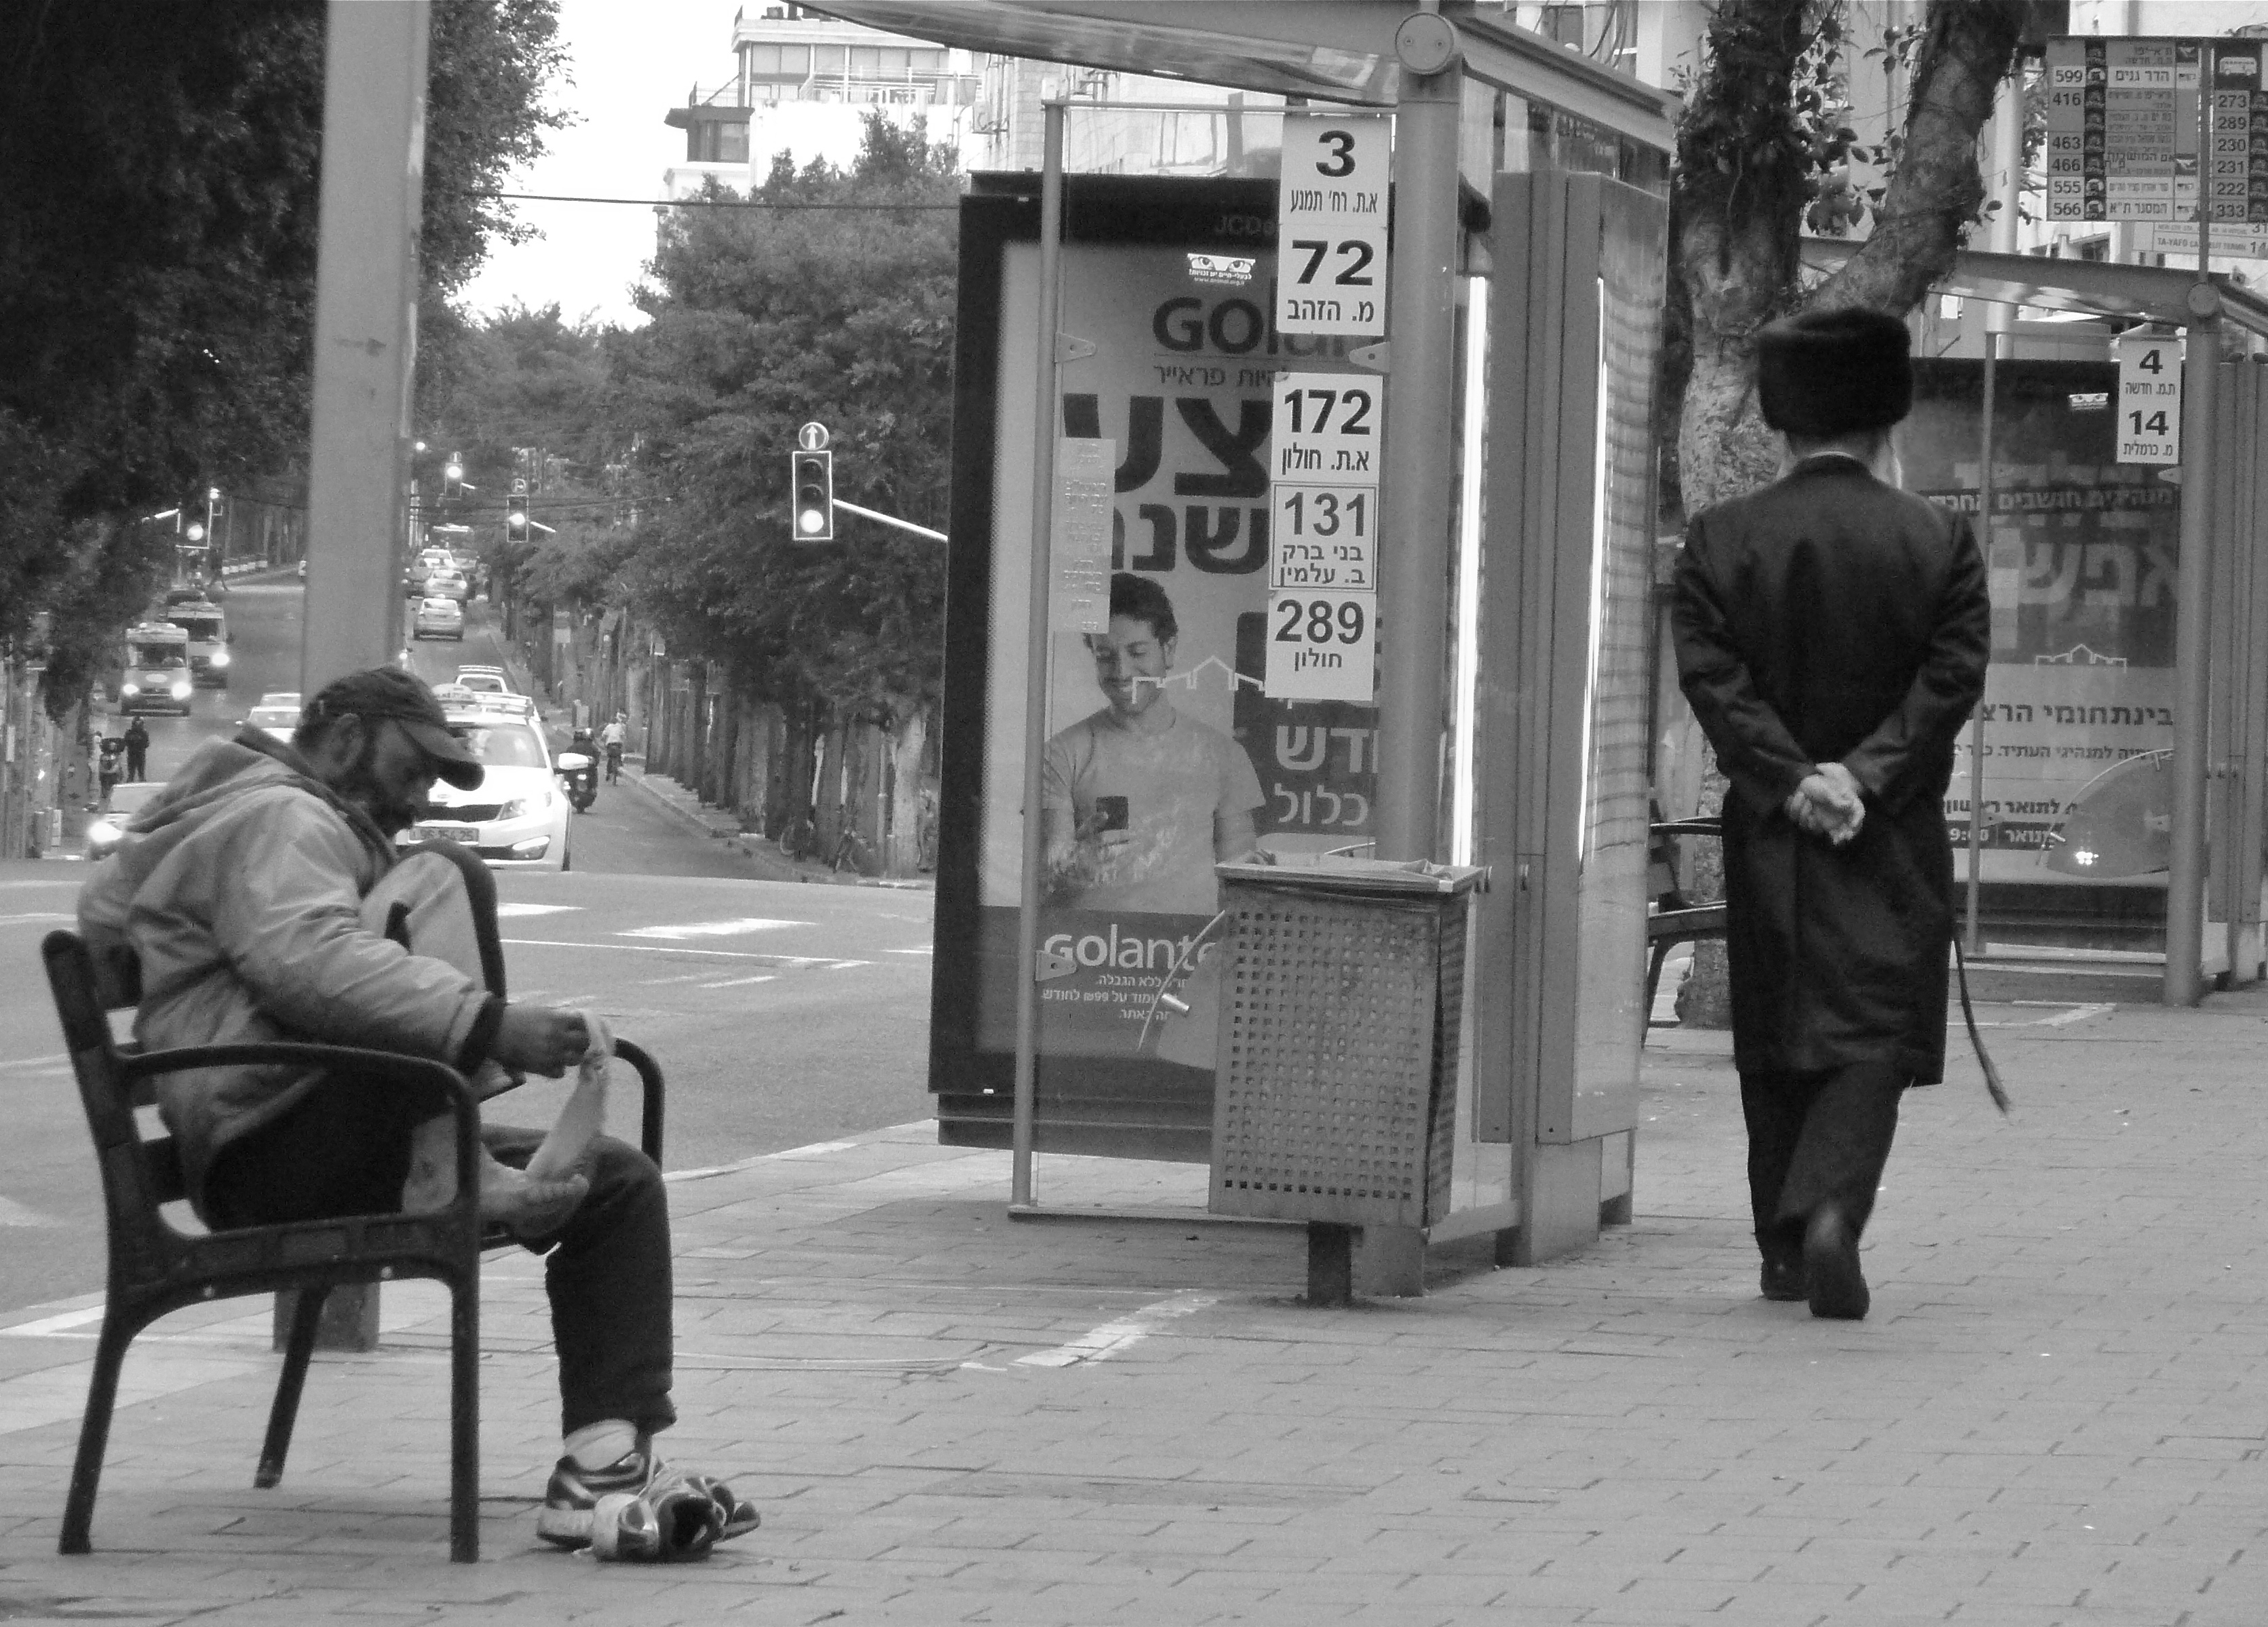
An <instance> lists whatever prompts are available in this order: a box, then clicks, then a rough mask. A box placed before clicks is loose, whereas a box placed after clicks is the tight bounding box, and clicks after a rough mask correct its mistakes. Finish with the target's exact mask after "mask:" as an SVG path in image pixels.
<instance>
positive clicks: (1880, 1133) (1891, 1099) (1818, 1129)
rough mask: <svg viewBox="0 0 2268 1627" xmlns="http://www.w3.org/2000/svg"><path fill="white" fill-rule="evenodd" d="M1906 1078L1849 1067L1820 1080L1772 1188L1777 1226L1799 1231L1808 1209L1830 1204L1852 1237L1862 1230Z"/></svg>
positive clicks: (1883, 1066) (1881, 1068)
mask: <svg viewBox="0 0 2268 1627" xmlns="http://www.w3.org/2000/svg"><path fill="white" fill-rule="evenodd" d="M1907 1078H1908V1076H1907V1075H1905V1074H1904V1073H1902V1072H1900V1071H1898V1070H1896V1068H1893V1067H1892V1066H1890V1065H1889V1064H1887V1063H1879V1062H1862V1063H1853V1064H1851V1065H1850V1066H1848V1067H1845V1068H1838V1069H1837V1070H1835V1071H1833V1072H1831V1073H1828V1074H1825V1075H1823V1076H1822V1077H1821V1078H1820V1079H1819V1083H1818V1085H1817V1086H1816V1087H1815V1093H1814V1094H1813V1096H1812V1099H1811V1103H1810V1107H1809V1110H1808V1111H1807V1112H1806V1113H1805V1115H1804V1118H1803V1133H1802V1136H1801V1137H1800V1139H1799V1140H1798V1141H1797V1143H1796V1146H1795V1154H1794V1157H1793V1159H1792V1160H1790V1161H1789V1163H1788V1167H1787V1176H1786V1182H1784V1184H1783V1185H1782V1186H1781V1188H1780V1195H1779V1211H1778V1217H1777V1218H1778V1221H1779V1222H1780V1223H1782V1224H1789V1223H1793V1225H1795V1226H1799V1227H1800V1226H1802V1224H1803V1223H1804V1221H1805V1220H1806V1219H1808V1218H1809V1216H1810V1215H1811V1213H1812V1211H1815V1210H1816V1209H1817V1208H1819V1206H1820V1205H1821V1204H1828V1203H1832V1204H1834V1205H1835V1206H1836V1207H1837V1209H1839V1210H1841V1211H1843V1218H1844V1219H1845V1221H1846V1222H1847V1223H1848V1224H1849V1226H1850V1228H1851V1235H1852V1237H1853V1238H1856V1237H1857V1236H1858V1235H1859V1233H1862V1232H1864V1231H1865V1230H1866V1229H1867V1218H1868V1217H1869V1216H1871V1215H1872V1214H1873V1213H1874V1194H1875V1192H1876V1191H1877V1189H1880V1188H1881V1184H1882V1167H1883V1166H1884V1165H1885V1164H1887V1163H1888V1162H1889V1158H1890V1142H1891V1140H1892V1138H1893V1137H1896V1134H1897V1129H1898V1098H1899V1097H1900V1096H1901V1095H1903V1094H1904V1093H1905V1087H1906V1084H1907Z"/></svg>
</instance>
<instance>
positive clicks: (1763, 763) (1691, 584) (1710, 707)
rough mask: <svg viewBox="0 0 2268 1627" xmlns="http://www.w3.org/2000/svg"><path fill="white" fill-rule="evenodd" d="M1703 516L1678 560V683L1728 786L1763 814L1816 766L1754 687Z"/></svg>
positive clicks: (1673, 632)
mask: <svg viewBox="0 0 2268 1627" xmlns="http://www.w3.org/2000/svg"><path fill="white" fill-rule="evenodd" d="M1707 518H1708V517H1707V516H1706V515H1703V514H1697V515H1695V516H1694V517H1693V519H1692V521H1691V522H1690V524H1689V525H1688V526H1687V527H1686V532H1685V547H1684V548H1683V550H1682V551H1681V552H1680V553H1679V555H1678V556H1677V575H1676V581H1675V592H1674V594H1673V596H1672V598H1671V600H1670V610H1669V625H1670V637H1671V638H1672V640H1673V642H1674V643H1675V645H1676V648H1677V685H1678V688H1681V689H1683V691H1684V692H1685V698H1686V700H1687V702H1688V703H1690V704H1691V706H1692V708H1693V713H1694V716H1695V717H1697V718H1699V719H1700V721H1701V729H1702V732H1703V733H1705V734H1706V735H1708V737H1709V744H1710V745H1711V746H1712V747H1715V748H1716V752H1717V762H1718V766H1719V767H1720V768H1722V769H1724V770H1725V775H1726V777H1727V779H1729V780H1731V781H1732V783H1733V788H1734V790H1735V791H1739V792H1740V793H1741V795H1742V799H1745V800H1746V801H1748V802H1749V804H1750V805H1751V806H1754V807H1755V808H1756V811H1757V812H1758V813H1771V812H1773V811H1774V810H1776V809H1778V808H1779V807H1780V806H1783V805H1784V804H1785V803H1786V801H1787V799H1788V798H1789V797H1791V796H1793V794H1794V793H1795V788H1796V787H1797V786H1798V785H1799V784H1801V783H1802V781H1803V778H1804V777H1805V776H1806V775H1808V774H1809V773H1811V772H1812V771H1813V769H1814V768H1815V766H1816V765H1815V764H1814V763H1813V762H1812V761H1811V759H1810V758H1809V757H1808V756H1806V755H1804V751H1803V747H1801V746H1800V745H1798V744H1797V743H1796V740H1795V736H1794V735H1793V734H1792V733H1789V732H1788V727H1787V725H1786V723H1784V722H1782V721H1781V720H1780V716H1779V714H1778V712H1777V711H1775V710H1772V706H1771V702H1769V701H1767V700H1765V699H1764V695H1763V693H1762V692H1761V691H1759V690H1758V689H1757V688H1756V675H1755V674H1753V673H1752V672H1750V671H1749V663H1748V659H1747V658H1746V657H1745V656H1743V655H1742V653H1741V651H1740V649H1739V647H1738V646H1737V645H1736V644H1734V640H1733V633H1732V628H1731V626H1730V624H1729V622H1728V620H1727V616H1726V614H1725V599H1724V593H1723V591H1722V587H1721V585H1720V584H1719V581H1718V580H1717V577H1716V573H1715V571H1714V568H1713V566H1714V562H1713V560H1712V558H1711V555H1710V547H1709V540H1708V534H1707V530H1706V525H1705V522H1706V520H1707Z"/></svg>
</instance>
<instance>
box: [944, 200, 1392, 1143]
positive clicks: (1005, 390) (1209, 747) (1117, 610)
mask: <svg viewBox="0 0 2268 1627" xmlns="http://www.w3.org/2000/svg"><path fill="white" fill-rule="evenodd" d="M988 179H989V178H988ZM998 179H999V180H1000V182H1001V183H1003V184H1006V183H1010V182H1012V181H1020V180H1022V179H1023V178H1009V177H1002V178H998ZM1066 193H1067V195H1066V209H1065V223H1066V225H1065V241H1064V252H1063V265H1064V276H1063V305H1062V329H1063V332H1064V334H1065V335H1068V336H1069V337H1070V339H1071V341H1072V343H1071V346H1070V347H1069V348H1070V350H1071V351H1072V352H1073V354H1072V356H1071V359H1070V360H1068V361H1067V362H1066V364H1065V365H1064V367H1063V369H1062V381H1063V382H1062V394H1061V399H1060V401H1059V402H1058V415H1057V423H1056V424H1055V425H1054V430H1055V432H1056V434H1057V436H1058V437H1060V438H1062V439H1059V441H1058V447H1059V449H1060V450H1059V455H1058V464H1059V467H1060V465H1061V463H1062V460H1063V455H1064V453H1068V452H1070V451H1071V450H1074V449H1076V448H1079V447H1081V446H1087V447H1092V446H1094V445H1104V446H1108V448H1109V449H1110V451H1111V454H1112V456H1113V457H1114V458H1115V468H1114V469H1113V471H1112V473H1111V476H1110V479H1109V482H1108V484H1109V498H1110V502H1109V515H1108V534H1109V560H1108V583H1107V596H1108V604H1107V607H1106V608H1107V614H1106V615H1105V616H1104V617H1103V618H1102V624H1101V629H1099V630H1092V631H1080V630H1074V629H1073V627H1072V626H1071V624H1070V623H1068V622H1066V621H1065V619H1064V618H1062V617H1061V616H1059V615H1051V617H1050V620H1051V623H1052V625H1051V627H1050V630H1049V633H1048V635H1047V638H1046V648H1047V656H1046V671H1047V684H1046V688H1047V715H1046V718H1045V738H1046V741H1047V745H1046V748H1045V753H1044V755H1043V758H1042V784H1043V791H1042V805H1041V807H1040V809H1039V820H1040V828H1041V830H1042V836H1043V838H1044V844H1045V858H1044V861H1043V865H1042V889H1041V895H1042V922H1041V944H1040V956H1039V964H1038V966H1037V967H1035V968H1034V969H1035V972H1036V973H1037V975H1038V976H1039V979H1040V981H1039V995H1040V1001H1039V1008H1038V1010H1039V1054H1040V1079H1041V1083H1042V1118H1043V1120H1046V1121H1049V1123H1051V1124H1052V1129H1050V1130H1049V1131H1048V1133H1046V1134H1044V1135H1043V1136H1042V1145H1056V1146H1074V1145H1077V1146H1090V1147H1094V1149H1095V1150H1112V1151H1120V1152H1125V1151H1129V1150H1130V1148H1129V1147H1128V1146H1126V1145H1115V1144H1114V1145H1108V1147H1107V1149H1106V1147H1105V1146H1104V1145H1103V1143H1101V1142H1098V1141H1096V1140H1094V1136H1095V1135H1097V1134H1099V1133H1101V1132H1097V1131H1094V1130H1093V1128H1092V1127H1093V1125H1094V1123H1098V1122H1108V1123H1109V1124H1111V1125H1114V1126H1117V1127H1119V1128H1120V1129H1122V1130H1123V1128H1124V1127H1126V1126H1128V1125H1130V1124H1131V1125H1134V1126H1136V1127H1137V1129H1136V1130H1135V1131H1134V1132H1133V1133H1134V1134H1135V1135H1136V1137H1137V1139H1139V1138H1140V1137H1141V1136H1143V1135H1150V1136H1151V1137H1152V1140H1153V1142H1155V1145H1151V1146H1150V1147H1149V1150H1151V1151H1153V1152H1162V1153H1163V1155H1167V1156H1185V1157H1193V1158H1203V1157H1204V1156H1205V1155H1206V1152H1205V1148H1206V1141H1207V1138H1209V1133H1210V1125H1211V1080H1212V1065H1213V1049H1214V1044H1215V1035H1216V1029H1217V1024H1218V1016H1219V1013H1218V1005H1217V1001H1216V999H1215V997H1214V989H1215V979H1214V976H1213V968H1212V964H1211V962H1212V957H1213V954H1214V949H1213V947H1212V946H1211V945H1206V946H1204V947H1203V948H1202V949H1199V948H1197V947H1195V945H1196V942H1197V939H1198V936H1199V934H1201V933H1202V932H1203V931H1204V928H1205V927H1206V925H1207V924H1208V923H1209V922H1210V921H1211V918H1212V917H1213V916H1214V914H1215V912H1216V911H1217V909H1219V902H1218V887H1217V884H1216V883H1215V881H1214V879H1213V874H1212V865H1213V864H1214V862H1215V861H1216V859H1218V858H1237V857H1243V856H1245V855H1247V854H1248V853H1249V852H1250V851H1251V850H1253V849H1254V848H1255V847H1264V848H1268V849H1271V850H1277V851H1279V852H1297V851H1312V850H1321V849H1325V848H1333V847H1344V846H1348V845H1350V844H1352V843H1359V842H1362V841H1363V840H1365V839H1366V836H1367V834H1368V830H1369V821H1370V817H1371V811H1372V805H1373V800H1374V798H1373V780H1374V774H1375V769H1374V755H1375V752H1374V723H1375V713H1374V708H1373V705H1371V704H1370V703H1368V702H1367V698H1366V699H1365V700H1364V701H1362V702H1356V701H1345V700H1335V701H1285V700H1272V699H1270V698H1268V697H1267V696H1265V695H1264V694H1263V671H1264V667H1265V661H1266V657H1265V653H1264V652H1265V648H1266V639H1267V626H1266V621H1267V617H1266V612H1267V609H1268V604H1269V571H1268V565H1269V559H1270V424H1271V401H1270V396H1271V392H1272V389H1273V387H1274V385H1275V383H1276V379H1277V375H1278V372H1279V371H1281V370H1290V369H1303V370H1313V369H1316V368H1322V369H1326V370H1329V369H1334V368H1346V369H1348V371H1350V372H1351V371H1352V370H1351V368H1348V364H1346V363H1345V362H1344V351H1345V350H1346V349H1348V348H1349V347H1350V346H1351V345H1354V344H1358V343H1359V342H1361V341H1360V340H1359V339H1347V338H1342V337H1329V336H1320V335H1284V334H1281V333H1279V332H1278V331H1277V329H1276V328H1275V326H1274V324H1273V321H1272V320H1271V312H1272V310H1273V306H1274V291H1273V288H1272V279H1273V276H1274V274H1275V256H1274V254H1273V234H1274V212H1275V202H1276V200H1275V196H1274V193H1275V188H1274V186H1273V184H1272V183H1270V182H1266V181H1260V182H1252V181H1239V180H1177V179H1168V180H1159V179H1152V178H1108V177H1071V178H1070V179H1069V180H1068V181H1067V183H1066ZM1027 219H1029V220H1031V221H1032V222H1033V223H1034V224H1036V211H1035V210H1029V209H1028V208H1027V207H1026V206H1025V205H1024V204H1023V202H1022V201H1021V200H1020V199H1018V200H1011V199H1008V198H998V197H984V196H982V195H980V196H978V197H976V198H973V199H971V200H970V202H969V204H968V207H967V209H966V210H965V211H964V216H963V229H962V230H963V240H962V257H963V275H962V282H961V288H962V302H963V306H962V310H963V315H962V321H963V330H962V333H961V345H960V358H959V365H960V366H961V375H960V377H959V379H957V385H956V388H957V395H958V399H957V402H956V421H955V435H956V447H955V490H954V521H953V534H954V567H953V578H952V582H951V585H950V589H949V594H948V606H947V622H948V654H947V673H946V813H945V818H944V824H943V828H942V830H941V837H942V840H941V846H940V863H939V899H938V954H939V964H938V968H937V976H936V982H935V989H936V996H935V1016H934V1021H933V1025H932V1088H933V1089H935V1090H936V1091H937V1092H938V1093H939V1096H940V1098H941V1100H940V1116H941V1119H943V1120H944V1121H946V1131H945V1133H946V1137H947V1138H948V1139H952V1138H954V1137H956V1135H959V1136H961V1137H963V1138H973V1139H986V1138H997V1137H987V1136H986V1135H985V1134H983V1133H982V1132H981V1131H979V1130H970V1129H969V1128H968V1127H967V1126H965V1125H964V1126H962V1127H961V1128H960V1129H959V1130H956V1127H955V1125H954V1123H953V1120H954V1116H955V1112H956V1101H955V1099H956V1098H959V1099H961V1101H960V1102H959V1106H960V1107H961V1108H964V1109H965V1110H966V1111H967V1112H968V1114H969V1115H971V1116H973V1117H974V1118H975V1119H976V1120H978V1121H980V1122H983V1123H990V1121H992V1120H993V1119H995V1118H996V1117H998V1116H999V1115H1001V1114H1004V1113H1005V1102H1004V1101H999V1100H998V1098H1000V1097H1003V1096H1005V1091H1006V1086H1007V1082H1008V1081H1009V1080H1010V1079H1011V1077H1012V1068H1013V1052H1014V1045H1015V1021H1016V991H1017V990H1016V980H1017V975H1018V972H1019V968H1018V967H1017V965H1016V947H1017V929H1018V902H1019V897H1020V885H1019V883H1020V865H1021V862H1022V843H1023V817H1022V815H1023V810H1022V809H1021V808H1020V801H1021V795H1022V784H1023V775H1024V757H1023V752H1024V738H1025V727H1024V716H1023V710H1024V696H1025V686H1026V671H1027V665H1026V661H1027V653H1026V652H1027V649H1028V648H1029V639H1028V631H1027V628H1028V623H1027V615H1028V604H1027V593H1028V581H1029V577H1028V571H1029V568H1030V566H1029V562H1030V553H1029V548H1030V536H1029V513H1030V502H1031V499H1030V485H1029V481H1030V467H1031V454H1030V447H1031V445H1032V423H1031V411H1032V402H1033V388H1032V385H1031V377H1032V374H1031V361H1030V357H1031V354H1032V345H1033V343H1034V335H1032V334H1031V333H1030V332H1029V331H1027V330H1028V329H1029V328H1030V327H1031V318H1030V315H1029V313H1031V312H1032V311H1033V310H1034V308H1035V304H1034V297H1035V291H1036V276H1037V258H1038V256H1037V247H1036V241H1035V237H1036V233H1035V232H1029V233H1028V234H1027V229H1026V227H1025V222H1026V221H1027ZM972 271H973V272H974V273H975V275H972ZM980 339H984V340H987V341H988V342H986V343H984V344H983V345H982V346H981V347H980V345H979V343H978V341H979V340H980ZM1090 346H1091V347H1092V349H1091V350H1090V349H1089V347H1090ZM980 350H981V353H980ZM1365 378H1366V380H1367V381H1369V382H1373V383H1374V382H1375V381H1376V375H1375V374H1368V375H1365ZM972 416H981V419H982V421H983V430H984V431H986V433H985V434H983V436H981V437H978V436H972V435H971V433H970V431H971V418H972ZM980 438H982V439H989V440H990V448H989V450H988V452H987V454H986V455H984V456H983V458H982V460H981V461H980V458H979V447H978V446H977V445H976V441H977V440H978V439H980ZM1058 501H1059V502H1060V498H1059V499H1058ZM971 539H973V543H972V541H970V540H971ZM1060 543H1061V539H1058V545H1059V546H1058V551H1060ZM980 554H981V557H980ZM1184 959H1186V960H1187V961H1189V968H1190V970H1191V975H1186V976H1183V977H1181V978H1177V979H1176V992H1177V993H1178V994H1179V995H1180V996H1181V997H1182V998H1183V999H1184V1000H1186V1001H1187V1002H1188V1003H1189V1007H1190V1009H1189V1011H1188V1012H1186V1013H1181V1012H1175V1011H1173V1010H1171V1009H1170V1008H1165V1007H1161V1006H1160V1005H1159V1004H1158V1003H1157V1001H1156V998H1155V997H1156V995H1157V991H1158V989H1159V986H1160V983H1161V981H1162V980H1164V979H1165V978H1166V977H1167V975H1168V974H1169V972H1171V971H1173V969H1174V968H1175V965H1176V963H1177V962H1180V961H1183V960H1184ZM1145 1019H1146V1023H1145ZM988 1092H990V1093H993V1099H992V1100H990V1101H987V1100H984V1098H985V1096H986V1093H988ZM972 1099H973V1100H972ZM1142 1126H1147V1127H1148V1129H1147V1130H1143V1129H1141V1128H1140V1127H1142ZM1082 1136H1084V1137H1087V1138H1086V1139H1081V1137H1082ZM1192 1136H1194V1137H1196V1139H1191V1137H1192ZM1158 1137H1163V1139H1162V1141H1160V1140H1157V1138H1158ZM1176 1137H1178V1139H1176Z"/></svg>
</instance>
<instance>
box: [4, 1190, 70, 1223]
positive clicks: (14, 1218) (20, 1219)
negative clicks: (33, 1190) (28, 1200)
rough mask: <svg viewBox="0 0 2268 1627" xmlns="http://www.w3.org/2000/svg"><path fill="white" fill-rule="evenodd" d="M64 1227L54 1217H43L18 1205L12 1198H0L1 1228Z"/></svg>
mask: <svg viewBox="0 0 2268 1627" xmlns="http://www.w3.org/2000/svg"><path fill="white" fill-rule="evenodd" d="M61 1225H63V1222H62V1221H60V1220H58V1219H56V1218H55V1217H54V1216H53V1215H43V1214H41V1213H40V1211H38V1210H36V1209H33V1208H30V1207H28V1206H27V1205H26V1204H19V1203H18V1202H17V1201H16V1200H15V1199H14V1198H12V1197H0V1226H33V1227H40V1226H45V1227H50V1228H52V1227H55V1226H61Z"/></svg>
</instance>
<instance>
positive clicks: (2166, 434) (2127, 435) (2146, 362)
mask: <svg viewBox="0 0 2268 1627" xmlns="http://www.w3.org/2000/svg"><path fill="white" fill-rule="evenodd" d="M2181 460H2182V342H2181V341H2180V340H2179V339H2177V338H2175V337H2173V336H2172V335H2166V336H2164V337H2161V338H2154V339H2146V338H2137V337H2135V336H2134V335H2120V337H2119V340H2118V461H2119V462H2121V463H2165V464H2171V463H2179V462H2180V461H2181Z"/></svg>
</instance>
